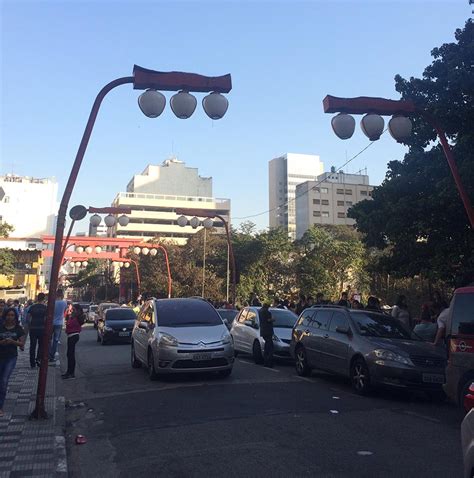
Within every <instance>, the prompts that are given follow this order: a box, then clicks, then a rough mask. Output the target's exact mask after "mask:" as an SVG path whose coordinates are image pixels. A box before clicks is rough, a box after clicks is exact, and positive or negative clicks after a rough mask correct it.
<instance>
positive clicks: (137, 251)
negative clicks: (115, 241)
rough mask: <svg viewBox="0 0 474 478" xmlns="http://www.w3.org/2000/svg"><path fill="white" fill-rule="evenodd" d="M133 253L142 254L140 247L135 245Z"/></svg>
mask: <svg viewBox="0 0 474 478" xmlns="http://www.w3.org/2000/svg"><path fill="white" fill-rule="evenodd" d="M133 253H134V254H136V255H138V254H140V248H139V247H134V248H133Z"/></svg>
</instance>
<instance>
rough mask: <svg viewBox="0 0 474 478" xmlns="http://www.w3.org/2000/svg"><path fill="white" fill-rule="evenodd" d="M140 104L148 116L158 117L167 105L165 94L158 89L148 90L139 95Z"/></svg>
mask: <svg viewBox="0 0 474 478" xmlns="http://www.w3.org/2000/svg"><path fill="white" fill-rule="evenodd" d="M138 106H139V107H140V109H141V110H142V113H143V114H144V115H145V116H148V118H158V116H160V115H161V113H163V110H164V109H165V106H166V98H165V96H164V95H163V94H162V93H160V92H159V91H156V90H146V91H145V92H144V93H142V94H141V95H140V96H139V97H138Z"/></svg>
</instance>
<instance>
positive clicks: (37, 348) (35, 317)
mask: <svg viewBox="0 0 474 478" xmlns="http://www.w3.org/2000/svg"><path fill="white" fill-rule="evenodd" d="M45 299H46V295H45V294H43V293H42V292H40V293H39V294H38V297H37V300H36V302H35V303H34V304H33V305H32V306H31V307H30V308H29V309H28V314H27V319H26V323H27V327H28V332H29V334H30V366H31V368H35V367H36V366H37V365H38V367H39V366H40V364H41V362H40V361H41V352H42V348H43V336H44V329H45V326H46V304H45V303H44V302H45Z"/></svg>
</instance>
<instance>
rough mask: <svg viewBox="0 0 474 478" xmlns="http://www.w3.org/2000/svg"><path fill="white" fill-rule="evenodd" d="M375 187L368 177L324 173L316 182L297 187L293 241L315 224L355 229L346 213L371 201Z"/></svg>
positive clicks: (308, 182) (364, 175)
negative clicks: (358, 204)
mask: <svg viewBox="0 0 474 478" xmlns="http://www.w3.org/2000/svg"><path fill="white" fill-rule="evenodd" d="M373 189H374V186H370V185H369V176H367V174H346V173H344V172H342V171H339V172H335V171H331V172H330V173H324V174H321V175H320V176H318V178H317V180H316V181H306V182H304V183H302V184H299V185H298V186H297V187H296V197H297V199H296V211H297V213H296V238H297V239H301V237H303V235H304V233H305V232H306V231H307V230H308V229H309V228H310V227H311V226H313V225H314V224H334V225H347V226H352V225H354V223H355V221H354V220H353V219H350V218H348V217H347V211H348V209H349V208H350V207H351V206H353V205H354V204H356V203H358V202H359V201H363V200H364V199H370V198H371V196H372V191H373Z"/></svg>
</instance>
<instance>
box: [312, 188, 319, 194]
mask: <svg viewBox="0 0 474 478" xmlns="http://www.w3.org/2000/svg"><path fill="white" fill-rule="evenodd" d="M313 189H314V190H315V191H316V192H317V193H319V192H321V190H320V189H319V188H313Z"/></svg>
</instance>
